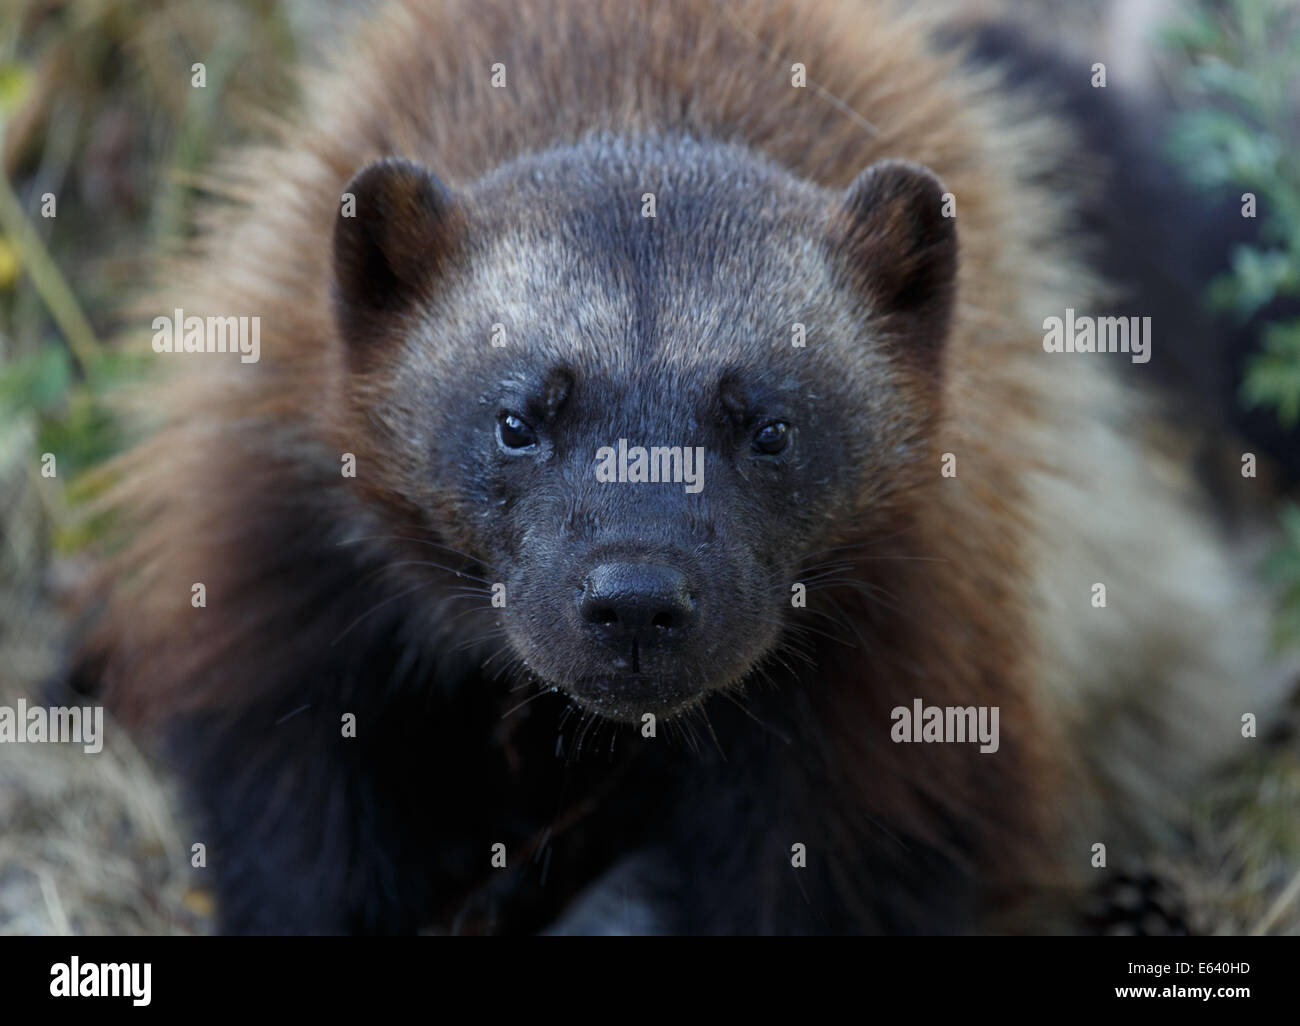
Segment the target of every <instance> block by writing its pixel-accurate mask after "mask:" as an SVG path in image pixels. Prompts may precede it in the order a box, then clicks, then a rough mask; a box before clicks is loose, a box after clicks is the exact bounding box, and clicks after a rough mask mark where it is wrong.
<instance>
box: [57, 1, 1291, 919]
mask: <svg viewBox="0 0 1300 1026" xmlns="http://www.w3.org/2000/svg"><path fill="white" fill-rule="evenodd" d="M912 6H913V7H915V6H916V5H912ZM935 9H936V11H942V10H943V7H942V6H941V5H935ZM963 31H964V30H963V29H962V28H961V26H957V27H955V28H954V25H953V23H951V22H946V21H945V19H944V18H943V17H942V16H941V14H939V13H935V14H926V13H918V12H916V11H915V10H904V9H902V8H901V7H899V6H896V5H895V4H893V3H891V2H887V0H816V2H801V3H798V4H786V3H782V2H779V0H728V2H724V3H710V2H704V0H553V2H543V0H528V2H519V0H509V2H506V0H472V2H471V0H399V2H394V3H391V4H389V5H387V6H385V7H382V8H381V9H380V10H379V11H378V12H376V13H375V14H374V15H373V17H371V18H370V19H369V20H368V22H367V23H366V25H365V26H364V28H363V29H360V30H359V31H358V32H357V33H356V34H355V35H351V36H349V37H348V38H347V39H346V42H345V44H344V45H343V46H342V48H341V53H340V55H339V57H338V58H337V60H336V61H335V62H334V63H333V64H331V65H330V67H329V68H328V69H326V70H323V71H322V70H312V71H309V72H307V73H305V74H304V77H303V88H302V96H303V104H302V110H301V111H300V112H298V113H297V114H295V115H294V116H293V118H292V119H290V120H288V121H287V122H286V125H285V127H284V128H283V129H282V130H281V135H280V137H279V138H278V139H277V140H276V141H274V142H271V143H267V144H263V145H261V146H257V147H254V148H250V149H246V150H244V151H241V152H240V153H238V154H235V155H234V156H233V157H232V158H231V160H230V162H229V164H228V167H227V170H226V172H225V182H226V185H225V189H226V191H227V193H228V194H229V198H230V200H231V202H225V203H222V204H213V205H212V206H210V207H209V209H208V211H207V214H206V216H205V220H204V222H203V225H202V232H201V234H200V236H199V239H198V242H197V245H196V248H195V252H194V253H193V254H192V255H191V256H189V257H188V258H187V259H186V260H184V261H182V262H180V263H178V264H174V265H168V266H166V267H164V268H162V269H161V271H160V275H159V278H160V282H159V287H158V292H159V295H158V297H157V300H156V303H157V307H158V309H159V310H162V311H170V310H172V309H183V310H184V311H185V313H186V315H187V317H189V316H193V317H200V318H208V317H221V318H229V317H256V318H258V320H259V323H260V332H261V334H260V358H259V360H258V361H257V362H255V363H244V362H241V361H232V360H230V359H229V358H228V357H222V356H218V355H211V354H208V353H203V352H198V353H189V352H186V353H185V354H183V355H180V356H178V355H172V356H168V357H165V358H162V359H163V360H165V364H166V365H165V367H163V366H161V361H160V374H165V377H161V378H160V380H159V383H158V384H156V385H155V386H153V387H152V388H151V390H150V391H149V392H148V393H147V395H148V399H149V402H148V404H147V405H146V413H147V420H148V424H147V428H148V430H147V433H146V435H147V436H146V437H145V438H144V439H143V440H142V441H141V443H140V444H139V445H138V447H137V448H135V449H134V450H133V451H132V452H130V453H129V454H127V455H126V456H125V457H123V458H122V459H120V460H119V461H118V462H117V463H116V464H115V466H114V468H113V473H114V475H115V482H116V483H115V486H114V490H113V494H112V496H111V502H112V504H113V509H114V510H115V512H116V514H117V516H116V519H115V524H116V527H117V529H118V530H119V531H120V532H121V537H122V546H121V548H120V550H119V551H117V552H116V553H115V554H114V555H113V556H112V558H111V560H110V561H109V562H108V563H107V564H106V566H105V568H104V571H103V573H102V574H101V575H100V578H99V580H98V583H97V586H96V588H95V591H94V594H93V595H91V596H89V597H88V598H87V606H86V609H87V616H88V618H89V619H90V621H91V622H92V626H91V628H90V629H89V630H88V631H87V634H86V637H85V638H84V640H83V642H82V644H81V647H80V651H79V653H78V660H77V674H78V677H79V678H80V679H88V680H91V681H92V682H93V684H94V686H96V687H101V688H102V689H103V692H104V694H105V695H106V696H107V698H108V700H109V701H110V702H111V703H112V707H113V708H114V710H115V711H116V712H117V714H118V715H119V716H120V717H121V718H123V719H124V720H125V721H127V722H129V723H132V724H135V725H136V727H137V729H138V730H140V731H141V732H142V735H147V736H149V737H154V738H157V739H159V742H160V751H161V753H162V754H163V757H164V758H165V759H166V761H167V763H168V765H169V766H170V767H171V768H172V769H173V770H174V772H175V773H176V774H177V775H178V776H179V779H180V780H181V782H182V784H183V787H184V794H185V795H186V796H187V809H188V811H189V814H190V815H189V819H190V830H191V831H192V834H193V842H194V843H200V842H201V843H203V844H204V845H205V846H206V849H207V852H208V859H207V867H208V868H207V869H206V870H205V872H208V873H210V874H211V880H212V881H213V884H214V886H215V890H216V897H217V907H218V914H219V923H218V925H219V928H220V929H221V930H223V931H225V932H231V933H415V932H434V933H518V932H523V933H539V932H550V933H590V932H596V933H672V934H683V933H696V934H700V933H703V934H772V933H780V934H796V933H800V934H806V933H911V934H915V933H970V932H986V931H1004V930H1027V931H1049V930H1052V931H1055V930H1068V929H1071V928H1072V926H1071V919H1070V910H1071V907H1072V903H1073V900H1074V897H1073V896H1077V895H1078V894H1079V893H1081V892H1082V889H1084V888H1086V887H1087V886H1088V885H1089V884H1090V883H1091V882H1092V880H1093V878H1094V877H1095V876H1096V870H1095V868H1093V866H1092V865H1091V864H1090V861H1089V860H1090V855H1091V852H1092V850H1093V846H1094V845H1095V844H1098V843H1101V844H1105V845H1107V846H1108V847H1109V849H1110V851H1111V852H1112V853H1113V854H1124V853H1129V854H1141V853H1142V852H1144V851H1145V850H1146V846H1147V845H1148V844H1149V843H1151V839H1152V838H1153V837H1155V836H1156V835H1158V834H1159V833H1160V832H1161V830H1162V827H1163V824H1165V823H1166V822H1168V818H1169V817H1170V816H1172V815H1174V814H1175V813H1176V810H1177V809H1178V808H1179V806H1180V803H1181V802H1184V801H1186V799H1187V798H1188V797H1189V796H1190V795H1191V794H1192V793H1194V791H1193V789H1194V788H1195V787H1196V785H1197V782H1198V781H1199V780H1201V779H1203V774H1204V773H1205V772H1206V770H1207V768H1208V767H1210V766H1212V765H1213V762H1214V760H1215V759H1217V758H1219V757H1221V756H1223V755H1225V754H1226V753H1229V752H1231V751H1232V750H1233V745H1234V743H1237V742H1239V740H1240V719H1241V716H1242V715H1243V714H1244V713H1266V712H1267V709H1268V708H1269V705H1268V703H1269V702H1270V701H1272V699H1273V698H1274V697H1275V696H1276V695H1277V694H1278V692H1279V689H1280V687H1281V683H1282V681H1283V679H1284V675H1283V674H1282V673H1281V672H1280V671H1279V669H1278V668H1277V667H1276V666H1274V665H1273V664H1272V662H1271V659H1270V656H1269V654H1268V648H1267V644H1266V641H1267V633H1268V615H1269V609H1268V603H1267V600H1266V597H1265V596H1264V595H1263V594H1261V593H1260V592H1259V590H1258V589H1257V587H1256V586H1255V585H1254V583H1253V582H1252V580H1251V578H1250V576H1249V574H1248V573H1247V572H1246V570H1245V569H1244V568H1243V566H1242V564H1241V561H1240V560H1239V559H1238V558H1237V554H1236V550H1235V547H1234V543H1233V541H1232V540H1231V539H1230V538H1228V537H1226V536H1225V535H1224V533H1223V532H1222V531H1221V530H1220V529H1219V527H1218V526H1217V525H1216V524H1215V523H1214V522H1213V520H1212V519H1211V517H1210V515H1209V511H1208V506H1207V503H1206V502H1205V501H1204V500H1203V498H1202V497H1201V496H1200V494H1199V493H1198V491H1197V489H1196V483H1195V482H1194V481H1193V480H1192V479H1191V476H1190V475H1189V474H1188V473H1187V471H1186V470H1185V468H1184V465H1183V463H1182V462H1180V460H1179V459H1178V458H1177V457H1176V454H1173V453H1171V452H1169V451H1167V450H1166V449H1165V448H1164V447H1163V445H1162V441H1161V436H1160V434H1159V433H1158V432H1157V431H1156V430H1155V428H1154V423H1153V418H1154V416H1155V414H1154V412H1153V411H1154V410H1155V408H1156V407H1155V406H1154V404H1152V403H1150V402H1147V401H1145V400H1144V398H1143V395H1142V393H1141V390H1140V389H1141V386H1142V383H1141V381H1140V380H1139V381H1137V382H1135V381H1134V380H1133V379H1134V377H1135V376H1136V375H1140V373H1141V372H1142V370H1143V368H1135V369H1130V370H1129V371H1128V372H1127V377H1126V378H1125V379H1121V378H1120V376H1119V372H1118V367H1117V361H1120V360H1123V361H1125V362H1128V358H1127V357H1121V356H1113V355H1111V354H1101V353H1093V354H1090V355H1086V356H1079V355H1076V354H1061V353H1055V352H1050V351H1046V350H1045V347H1044V345H1043V325H1044V323H1045V321H1046V320H1047V319H1048V318H1051V317H1057V318H1061V317H1065V316H1067V311H1070V310H1075V309H1077V310H1083V311H1088V312H1089V313H1090V314H1094V313H1095V314H1097V315H1099V316H1108V315H1114V316H1121V315H1122V316H1129V315H1130V314H1133V313H1142V314H1146V313H1152V315H1153V329H1152V330H1153V333H1154V335H1155V336H1157V337H1159V336H1160V317H1159V312H1158V311H1148V310H1143V309H1142V308H1141V306H1140V305H1136V306H1135V305H1132V304H1130V305H1123V304H1120V303H1118V302H1117V301H1116V300H1115V299H1114V293H1113V290H1112V286H1111V285H1110V284H1109V283H1107V282H1106V281H1105V279H1104V276H1102V275H1099V274H1097V273H1096V272H1095V270H1094V264H1093V263H1091V262H1090V261H1089V260H1088V259H1087V254H1088V252H1089V245H1090V244H1089V242H1088V237H1087V224H1086V218H1085V217H1083V216H1082V213H1081V212H1082V211H1084V210H1085V209H1086V204H1087V203H1088V202H1090V199H1089V197H1090V196H1091V195H1092V194H1091V193H1090V192H1089V189H1090V188H1092V189H1094V190H1095V187H1096V182H1095V181H1091V182H1082V181H1076V180H1075V179H1074V178H1072V177H1071V175H1070V173H1069V172H1068V169H1070V168H1075V167H1081V166H1084V165H1087V164H1088V161H1087V160H1082V159H1079V158H1078V155H1077V154H1076V153H1075V145H1076V142H1077V138H1076V134H1075V133H1073V132H1072V131H1071V130H1070V128H1069V126H1068V123H1067V122H1066V121H1065V120H1064V119H1063V116H1061V115H1059V114H1058V113H1054V112H1053V110H1052V109H1051V108H1050V104H1049V103H1048V101H1047V99H1046V98H1045V96H1044V95H1037V96H1035V95H1031V94H1027V93H1026V92H1025V90H1023V89H1016V88H1014V87H1013V86H1012V84H1011V81H1010V76H1009V75H1007V74H1006V73H1004V71H1002V70H1001V69H1000V65H999V64H998V63H997V62H996V61H994V62H993V63H991V64H990V63H989V61H988V60H986V59H984V57H983V56H982V55H981V54H979V53H977V52H975V51H976V50H977V49H978V48H977V47H973V46H968V45H965V44H963V42H962V35H963ZM1099 102H1100V101H1099ZM1063 169H1065V170H1063ZM1076 186H1077V188H1076ZM1103 192H1104V190H1103ZM1103 198H1104V197H1103ZM1138 303H1139V304H1140V297H1139V298H1138ZM1177 345H1178V342H1177V340H1176V339H1174V338H1163V339H1159V341H1157V343H1156V345H1155V347H1154V354H1155V356H1154V360H1153V363H1152V366H1155V365H1156V364H1158V363H1159V361H1160V359H1161V347H1164V348H1165V349H1170V348H1173V347H1176V346H1177ZM623 440H626V443H625V442H624V441H623ZM623 444H629V445H630V444H635V445H637V446H643V447H644V448H645V449H646V450H648V451H659V452H661V453H662V452H665V451H669V450H671V451H680V452H682V453H691V454H698V455H699V459H694V457H693V463H694V476H693V478H692V480H696V481H698V482H699V484H700V485H701V486H700V487H698V488H694V487H685V488H684V487H683V486H682V482H681V480H678V481H677V482H676V483H672V482H667V481H662V480H661V481H659V482H654V481H653V479H651V480H647V481H638V480H633V479H631V478H630V477H628V478H625V479H614V480H611V479H610V475H609V474H607V473H606V474H601V473H599V468H600V467H601V465H602V457H601V455H600V454H601V453H602V451H604V452H605V453H608V452H609V451H611V450H612V449H613V448H614V447H618V446H620V445H623ZM670 476H671V475H670ZM615 478H617V475H615ZM200 584H201V585H202V586H203V588H202V592H203V594H204V596H205V599H204V601H202V602H200V603H196V602H195V601H194V600H193V596H194V595H195V589H196V586H197V585H200ZM1099 585H1100V586H1101V590H1100V591H1099V590H1098V587H1097V586H1099ZM1098 596H1103V597H1102V599H1101V601H1100V602H1098ZM922 705H924V706H933V707H937V708H960V709H972V710H979V711H980V712H979V715H980V717H981V718H982V719H983V720H985V721H987V722H990V723H995V724H996V725H997V741H996V745H993V744H991V743H989V744H985V745H979V744H970V743H938V744H902V743H897V740H896V739H895V738H893V737H891V733H894V727H895V720H896V717H895V716H894V715H893V711H894V710H897V709H900V708H902V709H905V710H908V709H912V708H914V707H918V706H922ZM990 741H991V739H990ZM992 748H995V750H988V749H992Z"/></svg>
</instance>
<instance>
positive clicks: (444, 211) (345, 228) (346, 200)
mask: <svg viewBox="0 0 1300 1026" xmlns="http://www.w3.org/2000/svg"><path fill="white" fill-rule="evenodd" d="M460 216H461V211H460V208H459V207H458V206H457V204H456V201H455V200H454V199H453V197H452V196H451V194H450V193H449V192H448V191H447V188H446V186H444V185H443V184H442V183H441V182H440V181H438V179H437V178H436V177H435V176H434V175H433V173H432V172H430V171H429V170H428V169H427V168H425V167H422V166H421V165H419V164H416V163H414V162H413V161H410V160H403V159H400V158H397V157H388V158H385V159H383V160H379V161H376V162H375V163H373V164H369V165H367V166H366V167H364V168H362V170H361V171H359V172H358V173H357V174H356V176H355V177H353V179H352V181H350V182H349V183H348V185H347V188H346V189H345V190H344V194H343V203H342V207H341V209H340V211H339V216H338V220H337V221H336V222H335V224H334V290H333V299H334V315H335V318H336V320H337V321H338V324H339V328H340V330H341V331H342V333H343V337H344V339H345V340H346V341H347V342H348V343H349V344H350V345H358V344H362V343H363V340H364V338H365V337H366V336H367V335H373V334H374V329H375V328H376V327H377V326H378V325H379V324H381V323H382V322H383V320H384V319H385V318H387V317H390V316H391V315H393V314H400V313H402V312H403V311H405V310H407V309H409V308H410V307H411V306H412V305H413V304H414V303H415V302H417V301H418V300H419V299H421V298H423V297H425V296H427V295H428V293H429V290H430V288H431V287H432V285H433V283H434V282H435V281H436V280H437V277H438V273H439V271H440V270H441V268H442V266H443V265H444V264H445V262H446V261H447V259H448V258H449V256H450V254H451V248H452V244H453V242H454V239H455V235H456V232H455V227H456V224H457V221H458V220H459V218H460Z"/></svg>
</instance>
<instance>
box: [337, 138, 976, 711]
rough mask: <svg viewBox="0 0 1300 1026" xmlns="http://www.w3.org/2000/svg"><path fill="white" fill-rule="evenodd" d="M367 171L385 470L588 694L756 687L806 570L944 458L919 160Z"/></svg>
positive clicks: (348, 298)
mask: <svg viewBox="0 0 1300 1026" xmlns="http://www.w3.org/2000/svg"><path fill="white" fill-rule="evenodd" d="M347 192H348V193H350V194H352V196H354V197H355V210H354V212H353V216H340V218H339V220H338V222H337V225H336V228H335V235H334V275H335V280H334V283H333V286H334V303H335V313H336V321H337V325H338V331H339V335H340V340H341V344H342V345H343V346H344V349H345V353H346V360H347V365H348V367H349V380H350V382H351V385H350V388H351V389H352V391H353V394H354V396H355V397H357V399H358V402H360V403H362V404H363V405H364V407H365V409H366V410H367V411H368V418H367V419H368V420H369V422H370V423H371V425H372V429H373V430H374V431H376V432H379V433H380V434H381V436H382V439H383V446H384V451H385V452H388V453H391V455H392V463H393V467H394V471H393V477H392V480H393V482H394V483H393V486H392V487H393V488H394V489H395V490H397V491H400V493H401V498H402V500H403V502H404V503H405V505H406V506H408V507H409V508H411V509H414V510H416V511H417V514H416V515H418V516H420V517H421V518H422V519H423V525H422V526H423V528H424V529H425V530H427V531H428V532H429V533H430V534H431V535H433V536H436V537H438V538H439V539H441V540H442V541H444V542H445V543H446V544H447V545H448V546H451V547H454V548H455V549H456V550H457V551H459V552H462V553H467V554H470V555H471V556H472V557H473V559H474V560H475V562H476V564H477V565H478V566H479V567H480V568H481V569H482V576H483V578H484V580H485V581H491V583H492V584H493V585H495V586H496V587H495V588H494V589H493V594H494V595H495V596H496V597H497V599H498V601H496V603H495V604H494V605H493V606H492V607H491V608H490V609H488V610H487V612H488V613H489V614H490V615H491V616H493V617H495V618H496V620H497V621H498V622H499V625H500V627H501V632H500V633H501V636H502V638H503V639H504V644H506V645H507V646H508V647H509V649H510V650H511V652H512V654H513V655H515V656H517V657H518V659H519V661H520V662H521V663H522V664H523V665H524V666H526V667H527V669H528V670H529V671H530V672H531V673H532V674H534V675H535V676H536V677H537V678H539V679H540V680H541V681H543V682H545V683H547V684H549V685H553V686H555V687H557V688H559V689H561V690H563V691H564V692H565V693H567V694H568V695H569V696H570V697H571V698H572V699H573V700H575V701H576V702H577V703H579V704H580V705H581V706H583V707H584V708H586V709H588V710H591V711H594V712H597V713H599V714H601V715H604V716H606V717H610V718H613V719H618V720H625V721H635V720H637V719H639V718H640V717H641V716H642V715H643V714H644V713H647V712H649V713H654V714H656V715H660V716H663V715H671V714H674V713H678V712H681V711H683V710H685V709H688V708H689V707H691V706H692V705H694V704H695V703H698V702H699V701H701V700H702V699H703V698H704V697H705V696H707V695H708V694H709V693H710V692H712V691H714V690H717V689H721V688H726V687H728V686H731V685H734V684H737V683H739V682H741V681H743V680H744V679H745V678H746V677H747V675H749V674H750V673H751V672H753V671H754V670H755V669H756V668H758V667H759V666H760V665H761V664H762V663H763V661H764V659H765V657H767V656H769V655H770V654H771V653H772V652H773V650H774V648H775V647H776V646H777V644H778V642H779V640H780V638H781V636H782V634H783V632H784V631H785V630H787V629H788V628H790V627H792V626H794V625H796V624H797V623H798V618H799V617H800V616H806V615H808V613H807V611H806V609H804V608H802V606H801V605H800V603H798V602H797V601H795V597H796V596H797V595H798V593H799V592H798V586H799V583H800V582H799V576H800V572H801V570H803V569H804V568H806V567H808V566H809V565H810V562H811V561H815V559H816V558H817V556H818V554H819V553H823V552H825V551H826V550H827V549H828V548H829V547H832V546H835V545H837V544H840V543H843V542H845V541H852V540H854V539H857V538H859V537H862V536H864V535H866V534H869V533H870V532H871V531H872V530H873V529H878V525H879V524H880V523H883V518H884V516H885V514H886V513H887V512H888V511H889V509H890V507H891V500H892V497H893V496H894V495H896V494H897V493H898V492H899V491H900V490H901V489H903V488H905V487H906V486H907V483H908V482H909V481H910V480H912V479H913V478H915V477H916V475H917V474H918V473H919V472H920V470H919V468H920V467H921V465H922V463H923V462H924V461H925V460H926V458H927V456H928V448H927V446H928V442H929V438H930V435H931V431H932V422H933V418H934V414H935V410H936V407H937V404H938V396H939V389H940V385H941V380H942V357H943V349H944V345H943V343H944V336H945V334H946V332H947V329H948V321H949V315H950V311H951V308H952V303H953V293H954V288H955V274H956V266H957V255H956V234H955V227H954V222H953V220H952V218H950V217H946V216H944V210H943V205H944V204H943V199H944V195H943V188H942V186H941V185H940V184H939V183H938V181H937V180H936V179H935V178H934V176H933V175H932V174H931V173H930V172H928V171H927V170H925V169H923V168H920V167H917V166H914V165H910V164H905V163H901V162H895V161H887V162H882V163H878V164H875V165H872V166H871V167H868V168H867V169H865V170H864V171H863V172H862V173H861V174H860V175H859V176H858V178H857V179H856V180H855V181H854V182H853V183H852V184H851V185H850V186H849V187H848V188H847V189H846V190H831V189H826V188H823V187H821V186H817V185H813V184H810V183H807V182H804V181H800V180H798V179H796V178H794V177H793V176H791V175H790V174H788V173H787V172H785V171H784V170H782V169H781V168H779V167H777V166H775V165H774V164H772V163H771V162H770V161H769V160H767V159H765V158H763V157H760V156H758V155H756V154H754V153H753V152H751V151H749V150H747V149H743V148H741V147H738V146H732V145H724V144H716V143H703V142H700V141H697V140H695V139H692V138H690V137H687V136H672V135H665V136H646V137H639V138H623V137H592V138H589V139H587V140H586V141H583V142H581V143H578V144H574V145H571V146H565V147H560V148H556V149H553V150H549V151H547V152H543V153H539V154H534V155H529V156H526V157H521V158H519V159H517V160H516V161H514V162H513V163H510V164H508V165H505V166H503V167H500V168H498V169H497V170H496V171H494V172H493V173H491V174H489V175H487V176H486V177H484V178H482V179H480V180H478V181H474V182H469V183H464V184H463V185H458V186H457V187H456V188H455V189H451V188H448V187H447V186H445V185H444V184H443V183H441V182H440V181H439V180H438V179H437V178H436V177H435V175H434V173H433V172H431V171H430V170H429V169H427V168H426V167H424V166H422V165H420V164H416V163H413V162H410V161H407V160H399V159H388V160H384V161H380V162H378V163H375V164H371V165H369V166H368V167H366V168H364V169H362V170H361V171H360V172H359V173H358V174H357V176H356V177H355V178H354V179H353V180H352V182H351V183H350V184H349V185H348V186H347ZM483 604H484V606H485V608H486V607H487V606H488V599H487V596H486V595H485V596H484V597H483ZM429 629H430V632H431V634H432V635H435V636H436V635H437V633H438V624H430V625H429Z"/></svg>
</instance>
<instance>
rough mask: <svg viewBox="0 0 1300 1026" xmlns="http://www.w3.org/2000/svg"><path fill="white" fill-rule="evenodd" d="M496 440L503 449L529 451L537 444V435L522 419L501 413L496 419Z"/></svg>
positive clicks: (511, 414)
mask: <svg viewBox="0 0 1300 1026" xmlns="http://www.w3.org/2000/svg"><path fill="white" fill-rule="evenodd" d="M497 440H498V441H499V442H500V443H501V447H502V448H503V449H529V448H531V447H532V446H534V445H536V444H537V433H536V432H535V431H534V430H533V429H532V428H530V427H529V426H528V423H527V422H526V421H525V420H524V418H523V417H520V416H519V415H517V414H514V413H503V414H501V416H500V417H498V418H497Z"/></svg>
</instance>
